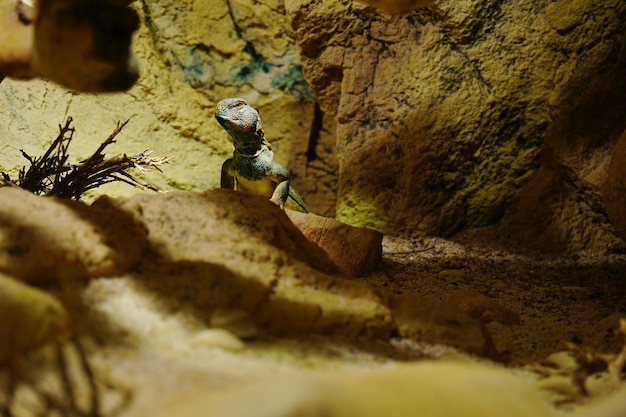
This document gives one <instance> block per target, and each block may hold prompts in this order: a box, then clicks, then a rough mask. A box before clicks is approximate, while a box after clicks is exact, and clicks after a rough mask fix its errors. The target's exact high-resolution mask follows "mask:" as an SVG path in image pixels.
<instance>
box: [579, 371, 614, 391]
mask: <svg viewBox="0 0 626 417" xmlns="http://www.w3.org/2000/svg"><path fill="white" fill-rule="evenodd" d="M584 384H585V391H587V394H588V395H589V396H590V397H603V396H605V395H607V394H609V393H610V392H611V391H612V388H611V384H610V382H609V374H608V372H596V373H595V374H591V375H589V376H588V377H587V378H585V383H584Z"/></svg>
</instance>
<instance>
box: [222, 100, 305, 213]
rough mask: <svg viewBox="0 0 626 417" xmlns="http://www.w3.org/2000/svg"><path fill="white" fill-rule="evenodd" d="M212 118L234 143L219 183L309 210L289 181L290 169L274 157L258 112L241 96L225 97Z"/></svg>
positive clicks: (283, 204)
mask: <svg viewBox="0 0 626 417" xmlns="http://www.w3.org/2000/svg"><path fill="white" fill-rule="evenodd" d="M215 118H216V119H217V121H218V122H219V124H220V125H221V126H222V127H223V128H224V129H225V130H226V131H227V132H228V134H229V135H230V137H231V139H232V141H233V145H234V146H235V151H234V152H233V157H232V158H229V159H227V160H226V161H225V162H224V164H223V165H222V178H221V181H220V185H221V187H222V188H230V189H233V190H237V191H242V192H245V193H250V194H255V195H260V196H264V197H267V198H269V200H270V201H272V202H274V203H276V204H278V205H279V206H280V207H281V208H283V207H285V206H286V207H287V208H290V209H293V210H298V211H302V212H304V213H308V211H309V210H308V209H307V207H306V204H304V201H302V198H300V196H299V195H298V194H297V193H296V192H295V191H294V190H293V188H291V186H290V185H289V171H287V169H286V168H285V167H284V166H282V165H281V164H279V163H278V162H276V161H274V152H272V146H271V145H270V143H269V142H268V141H267V140H266V139H265V132H263V127H262V126H261V118H260V117H259V113H258V112H257V111H256V110H255V109H254V108H252V107H251V106H250V105H249V104H248V103H247V102H246V101H245V100H244V99H242V98H226V99H224V100H222V101H220V102H219V103H217V108H216V109H215Z"/></svg>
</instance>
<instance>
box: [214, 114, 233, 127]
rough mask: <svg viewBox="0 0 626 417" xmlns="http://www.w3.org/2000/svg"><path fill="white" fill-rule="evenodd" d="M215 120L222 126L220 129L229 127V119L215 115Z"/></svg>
mask: <svg viewBox="0 0 626 417" xmlns="http://www.w3.org/2000/svg"><path fill="white" fill-rule="evenodd" d="M215 118H216V119H217V122H218V123H219V124H220V125H222V127H226V126H230V124H231V123H230V119H229V118H228V117H226V116H223V115H221V114H216V115H215Z"/></svg>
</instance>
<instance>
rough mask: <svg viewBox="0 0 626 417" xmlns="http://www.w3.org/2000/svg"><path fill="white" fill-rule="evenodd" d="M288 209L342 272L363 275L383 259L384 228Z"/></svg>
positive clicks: (293, 220) (287, 211)
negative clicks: (351, 223) (382, 230)
mask: <svg viewBox="0 0 626 417" xmlns="http://www.w3.org/2000/svg"><path fill="white" fill-rule="evenodd" d="M285 213H286V214H287V216H288V217H289V219H290V220H291V221H292V222H293V224H294V225H296V227H297V228H298V229H299V230H300V231H301V232H302V234H303V235H304V236H306V238H307V239H309V240H310V241H311V242H313V243H315V244H316V245H318V246H319V247H320V248H322V249H323V250H324V252H326V254H327V255H328V257H329V258H330V260H331V261H333V262H334V264H335V265H337V267H338V268H339V269H340V270H341V272H343V273H344V274H346V275H348V276H350V277H355V278H356V277H360V276H362V275H364V274H366V273H368V272H369V271H371V270H372V269H373V268H374V267H375V266H376V265H378V264H379V263H380V262H381V261H382V240H383V235H382V233H380V232H377V231H375V230H371V229H365V228H362V227H354V226H350V225H348V224H345V223H342V222H339V221H337V220H334V219H330V218H327V217H322V216H317V215H315V214H305V213H300V212H297V211H293V210H285Z"/></svg>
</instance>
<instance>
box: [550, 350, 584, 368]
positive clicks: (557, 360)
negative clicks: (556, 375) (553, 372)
mask: <svg viewBox="0 0 626 417" xmlns="http://www.w3.org/2000/svg"><path fill="white" fill-rule="evenodd" d="M544 362H545V363H547V364H548V365H553V366H554V367H556V368H557V369H560V370H562V371H567V372H571V371H575V370H576V369H578V368H579V366H578V361H577V360H576V358H575V357H574V355H573V354H572V352H568V351H562V352H555V353H551V354H550V355H549V356H548V357H547V358H546V359H545V361H544Z"/></svg>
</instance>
